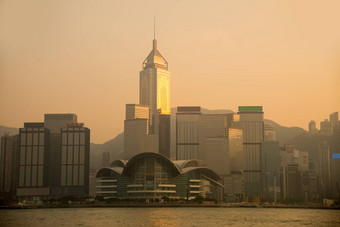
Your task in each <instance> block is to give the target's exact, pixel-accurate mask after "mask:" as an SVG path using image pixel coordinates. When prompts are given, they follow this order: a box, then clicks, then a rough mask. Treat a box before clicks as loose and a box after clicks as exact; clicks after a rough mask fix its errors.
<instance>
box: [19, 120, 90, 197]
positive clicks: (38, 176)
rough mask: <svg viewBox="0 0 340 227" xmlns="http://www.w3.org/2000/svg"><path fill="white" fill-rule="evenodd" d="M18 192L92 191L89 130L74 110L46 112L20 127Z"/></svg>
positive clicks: (56, 194) (48, 194) (27, 194)
mask: <svg viewBox="0 0 340 227" xmlns="http://www.w3.org/2000/svg"><path fill="white" fill-rule="evenodd" d="M19 153H20V155H19V163H18V165H19V168H18V169H19V178H18V188H17V196H19V198H29V197H34V196H39V197H42V198H50V197H60V196H65V195H73V196H85V195H88V193H89V189H88V188H89V153H90V130H89V129H88V128H85V127H83V124H82V123H77V116H76V115H75V114H45V121H44V122H39V123H25V124H24V128H21V129H20V130H19Z"/></svg>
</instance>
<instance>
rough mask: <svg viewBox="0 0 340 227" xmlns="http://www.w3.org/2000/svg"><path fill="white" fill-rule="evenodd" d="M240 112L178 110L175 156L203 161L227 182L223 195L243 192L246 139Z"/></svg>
mask: <svg viewBox="0 0 340 227" xmlns="http://www.w3.org/2000/svg"><path fill="white" fill-rule="evenodd" d="M228 119H229V120H228ZM238 119H239V118H238V115H237V114H202V113H201V108H200V107H199V106H183V107H178V108H177V113H176V158H177V159H178V160H183V159H199V160H203V161H204V162H205V163H206V165H207V167H208V168H211V169H212V170H214V171H215V172H216V173H217V174H218V175H219V176H220V177H221V178H222V179H223V182H224V194H225V196H227V195H228V194H234V195H242V194H243V189H244V187H243V175H242V172H241V171H242V170H243V166H244V165H243V163H244V162H243V139H242V129H240V128H238V126H239V125H238Z"/></svg>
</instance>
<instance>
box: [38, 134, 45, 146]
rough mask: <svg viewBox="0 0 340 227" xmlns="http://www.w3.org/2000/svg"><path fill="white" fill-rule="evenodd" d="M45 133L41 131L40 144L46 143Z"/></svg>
mask: <svg viewBox="0 0 340 227" xmlns="http://www.w3.org/2000/svg"><path fill="white" fill-rule="evenodd" d="M44 137H45V136H44V133H39V144H40V145H44Z"/></svg>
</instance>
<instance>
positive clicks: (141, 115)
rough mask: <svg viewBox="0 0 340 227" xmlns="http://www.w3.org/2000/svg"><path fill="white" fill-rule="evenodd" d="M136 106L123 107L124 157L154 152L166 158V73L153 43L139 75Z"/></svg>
mask: <svg viewBox="0 0 340 227" xmlns="http://www.w3.org/2000/svg"><path fill="white" fill-rule="evenodd" d="M139 88H140V94H139V103H140V104H139V105H137V104H128V105H126V120H125V121H124V157H125V159H130V158H131V157H133V156H134V155H136V154H138V153H142V152H157V153H160V154H163V155H165V156H166V157H169V158H170V72H169V71H168V62H167V61H166V60H165V58H164V57H163V56H162V55H161V54H160V52H159V51H158V49H157V40H156V39H154V40H153V48H152V51H151V52H150V54H149V55H148V57H147V58H146V59H145V60H144V62H143V70H142V71H141V72H140V87H139Z"/></svg>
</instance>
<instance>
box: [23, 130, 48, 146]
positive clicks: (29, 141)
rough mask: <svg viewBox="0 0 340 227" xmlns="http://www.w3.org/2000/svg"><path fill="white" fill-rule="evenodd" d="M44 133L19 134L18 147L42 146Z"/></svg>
mask: <svg viewBox="0 0 340 227" xmlns="http://www.w3.org/2000/svg"><path fill="white" fill-rule="evenodd" d="M44 139H45V133H44V132H33V133H32V132H29V133H24V132H22V133H20V145H23V146H25V145H44Z"/></svg>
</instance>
